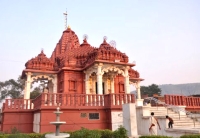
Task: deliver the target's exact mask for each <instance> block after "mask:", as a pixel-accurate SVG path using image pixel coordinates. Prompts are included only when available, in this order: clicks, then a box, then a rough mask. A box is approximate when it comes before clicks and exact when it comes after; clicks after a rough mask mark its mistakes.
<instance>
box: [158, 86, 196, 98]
mask: <svg viewBox="0 0 200 138" xmlns="http://www.w3.org/2000/svg"><path fill="white" fill-rule="evenodd" d="M159 88H161V90H162V95H165V94H181V95H185V96H187V95H196V94H200V83H186V84H162V85H159Z"/></svg>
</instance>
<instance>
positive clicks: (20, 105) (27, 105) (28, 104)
mask: <svg viewBox="0 0 200 138" xmlns="http://www.w3.org/2000/svg"><path fill="white" fill-rule="evenodd" d="M30 109H33V104H32V100H30V99H6V101H5V103H4V106H3V110H12V111H13V110H30Z"/></svg>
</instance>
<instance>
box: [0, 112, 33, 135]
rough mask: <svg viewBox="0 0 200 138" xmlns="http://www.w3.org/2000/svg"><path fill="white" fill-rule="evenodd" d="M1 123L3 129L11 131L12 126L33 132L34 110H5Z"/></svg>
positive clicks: (21, 130) (26, 131) (25, 131)
mask: <svg viewBox="0 0 200 138" xmlns="http://www.w3.org/2000/svg"><path fill="white" fill-rule="evenodd" d="M2 115H3V118H2V124H1V131H3V132H10V131H11V128H14V127H16V128H17V129H18V130H19V131H20V132H23V133H32V132H33V112H32V111H24V112H17V111H12V112H4V113H3V114H2Z"/></svg>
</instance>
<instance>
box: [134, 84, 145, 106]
mask: <svg viewBox="0 0 200 138" xmlns="http://www.w3.org/2000/svg"><path fill="white" fill-rule="evenodd" d="M135 88H136V91H137V100H136V104H137V106H143V101H144V99H141V93H140V81H137V82H136V83H135Z"/></svg>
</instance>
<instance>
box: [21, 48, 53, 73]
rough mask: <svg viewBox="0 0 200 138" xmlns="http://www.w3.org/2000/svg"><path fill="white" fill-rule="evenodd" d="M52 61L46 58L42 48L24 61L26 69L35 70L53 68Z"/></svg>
mask: <svg viewBox="0 0 200 138" xmlns="http://www.w3.org/2000/svg"><path fill="white" fill-rule="evenodd" d="M53 65H54V63H53V61H51V59H49V58H47V57H46V55H45V54H44V52H43V50H42V51H41V53H40V54H38V56H37V57H35V58H32V59H30V60H29V61H27V62H26V64H25V66H26V69H35V70H54V67H53Z"/></svg>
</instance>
